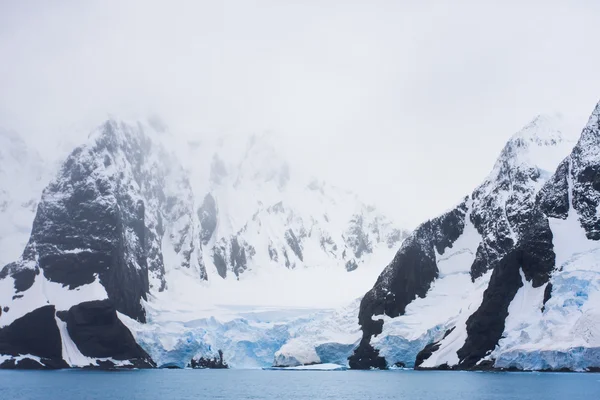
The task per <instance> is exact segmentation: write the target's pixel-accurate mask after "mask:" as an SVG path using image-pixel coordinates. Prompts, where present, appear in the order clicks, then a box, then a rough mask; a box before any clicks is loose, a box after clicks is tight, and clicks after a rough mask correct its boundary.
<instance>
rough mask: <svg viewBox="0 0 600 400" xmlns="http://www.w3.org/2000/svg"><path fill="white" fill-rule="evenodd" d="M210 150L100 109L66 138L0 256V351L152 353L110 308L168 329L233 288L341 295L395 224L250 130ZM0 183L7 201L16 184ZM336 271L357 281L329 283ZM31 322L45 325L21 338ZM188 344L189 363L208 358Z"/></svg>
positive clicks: (55, 360)
mask: <svg viewBox="0 0 600 400" xmlns="http://www.w3.org/2000/svg"><path fill="white" fill-rule="evenodd" d="M15 143H16V144H15ZM9 144H11V145H12V147H13V148H14V149H16V150H11V151H12V152H11V153H8V154H9V155H12V157H13V158H14V159H15V160H16V159H19V158H20V159H23V162H24V163H25V164H26V165H27V166H31V167H35V165H36V164H35V163H33V162H29V161H28V160H26V159H25V157H23V156H22V155H19V151H21V152H24V150H23V148H24V146H20V145H19V143H18V142H17V141H16V139H15V140H13V139H11V141H10V143H9ZM19 146H20V147H19ZM234 147H235V146H234ZM6 148H7V149H9V150H10V148H9V147H8V146H7V147H6ZM224 150H225V149H224V148H223V146H221V148H220V152H216V151H215V150H214V148H213V149H212V150H210V148H209V149H205V148H202V149H201V151H200V149H199V148H198V147H194V146H187V145H186V147H184V148H182V146H181V144H180V142H178V141H177V139H176V138H175V137H172V136H170V135H169V134H168V133H167V132H165V131H164V129H157V128H156V127H152V124H151V126H145V125H143V124H140V123H133V124H127V123H123V122H116V121H112V120H110V121H107V122H106V123H105V124H103V125H102V126H101V127H99V128H98V129H97V130H95V131H94V132H93V133H92V134H91V135H90V137H89V140H88V142H87V143H86V144H85V145H83V146H81V147H78V148H77V149H75V150H74V151H73V152H72V153H71V154H70V155H69V157H68V158H67V160H66V161H65V162H64V163H63V165H62V166H61V168H60V171H59V172H58V174H57V175H56V177H55V178H54V179H53V180H52V181H51V183H50V184H49V185H48V186H47V187H46V189H45V190H44V191H43V195H42V197H41V200H40V201H39V205H38V207H37V213H36V215H35V219H34V220H33V224H32V227H31V235H30V237H29V240H28V242H27V244H26V245H25V247H24V251H23V252H22V255H21V256H20V257H17V261H15V262H12V263H10V264H7V265H6V266H5V267H4V268H3V269H1V270H0V309H1V310H2V312H1V313H0V354H3V359H2V365H3V366H5V367H24V366H39V365H43V366H45V367H51V368H54V367H63V366H67V365H70V366H87V365H92V366H94V365H95V366H127V365H129V366H138V367H148V366H153V365H154V363H153V361H152V360H151V358H150V357H149V356H148V354H147V353H146V352H145V351H144V350H143V349H142V348H141V347H140V346H139V345H138V344H137V343H136V341H135V340H134V338H133V336H132V333H131V331H130V330H129V329H128V328H127V327H126V326H125V325H124V324H123V322H122V321H125V323H127V324H128V325H129V326H130V327H131V326H134V327H136V330H134V333H135V334H136V335H140V332H142V331H148V330H150V331H151V330H152V329H158V330H159V331H160V332H162V334H164V335H167V337H168V333H169V332H168V330H166V331H165V330H164V329H163V328H164V327H165V324H166V325H168V324H169V323H171V322H172V323H185V324H187V323H192V322H191V321H197V320H198V318H199V317H200V316H202V315H206V313H207V312H209V313H212V312H214V310H215V308H216V307H218V305H219V304H229V305H231V304H234V305H235V304H237V305H239V304H245V305H246V306H248V305H249V304H248V299H249V298H253V299H254V300H255V301H256V297H253V296H252V297H244V296H243V295H241V294H244V293H247V294H250V295H251V294H252V293H256V292H260V293H262V294H263V296H262V297H261V301H262V302H263V305H264V304H265V303H270V304H277V303H281V302H282V300H281V297H280V295H283V296H285V295H288V296H290V295H291V296H293V298H292V299H293V300H294V301H298V299H300V300H301V297H298V293H299V292H298V290H300V291H301V292H303V294H306V293H308V292H310V291H311V290H313V289H314V288H315V287H321V289H322V290H321V292H322V293H321V294H327V292H328V293H329V298H332V297H336V298H337V299H338V301H339V299H344V298H346V299H351V298H353V297H354V296H356V295H357V294H358V293H359V291H361V290H364V288H363V287H364V285H365V284H368V281H367V282H366V283H365V281H364V277H365V276H367V275H368V276H372V277H373V279H374V276H376V274H377V273H378V272H379V271H378V270H377V269H376V268H375V269H372V268H368V265H367V264H369V261H370V260H371V258H372V257H373V253H374V252H375V251H377V250H379V249H384V250H385V251H388V252H393V251H394V250H395V248H396V247H397V246H399V244H400V242H401V240H402V239H403V238H404V236H406V231H403V230H400V229H397V228H395V227H394V226H393V225H392V223H391V222H390V221H389V220H388V219H387V218H385V217H383V216H382V215H381V214H379V213H377V211H376V210H375V209H373V208H372V207H368V206H366V205H364V204H362V203H361V202H360V201H359V200H358V199H357V198H356V197H355V196H354V195H352V194H350V193H347V192H343V191H341V190H339V189H337V188H335V187H333V186H330V185H327V184H325V183H316V182H313V183H311V181H308V182H307V181H305V180H303V179H298V178H297V177H296V176H295V175H294V174H293V172H292V171H291V169H290V168H289V166H287V163H286V162H285V161H284V160H283V159H282V158H281V157H278V153H277V152H276V151H275V150H274V148H273V147H271V146H270V145H269V144H268V143H267V142H265V141H264V140H261V139H260V138H253V139H251V140H250V141H249V143H248V144H247V145H246V146H245V147H244V149H243V151H239V152H237V153H236V152H235V151H231V152H225V151H224ZM209 151H212V153H209V154H210V156H206V153H207V152H209ZM224 154H226V155H227V157H225V156H224ZM205 156H206V157H205ZM221 158H222V159H225V160H227V161H223V160H221ZM204 160H209V164H208V167H207V168H204V166H205V164H206V163H204ZM18 169H19V166H18V165H17V166H16V167H15V170H18ZM206 171H209V172H208V174H206ZM9 173H10V171H8V172H7V173H6V174H4V172H3V174H4V175H2V176H3V177H4V176H5V175H7V174H9ZM203 173H204V174H205V175H206V176H207V178H208V179H204V180H203V179H202V174H203ZM25 176H27V177H31V176H35V174H32V173H27V174H25ZM3 182H9V181H7V180H5V181H3ZM24 182H25V180H24ZM24 186H25V187H26V183H24ZM34 189H35V188H34ZM23 192H26V191H25V190H24V191H23ZM6 193H7V194H8V195H10V196H9V197H7V198H9V200H10V201H11V203H10V204H9V205H10V207H13V208H14V207H17V206H18V202H17V201H16V200H15V199H17V194H19V193H18V191H17V190H11V189H10V187H9V190H7V191H6ZM27 193H28V194H29V193H31V192H27ZM7 204H8V202H7ZM7 210H8V208H7ZM9 211H10V210H9ZM3 218H4V217H3ZM7 222H9V221H8V219H7ZM8 225H10V223H8ZM7 237H8V236H7ZM19 254H21V253H20V252H19ZM376 265H377V264H376ZM354 270H357V271H354ZM365 274H367V275H365ZM346 277H352V278H347V279H349V280H350V281H360V282H359V285H358V286H357V287H355V288H354V289H352V288H350V287H348V290H347V291H345V296H339V295H336V296H332V295H331V293H332V291H333V292H334V293H335V289H333V288H334V287H335V286H336V285H337V284H340V283H341V282H343V280H344V279H346ZM300 284H302V285H304V286H302V285H300ZM273 285H278V289H279V291H278V290H277V288H273ZM248 288H251V290H250V291H248V290H247V289H248ZM289 288H297V289H296V292H295V293H292V292H293V291H290V290H289ZM357 288H362V289H357ZM240 289H241V290H240ZM288 292H290V293H288ZM314 298H315V299H317V301H319V300H322V298H321V297H319V296H318V295H316V296H314ZM223 300H225V301H223ZM283 302H285V301H283ZM207 310H209V311H207ZM146 323H147V325H144V324H146ZM140 326H143V327H144V328H143V329H141V330H140V329H138V327H140ZM32 329H33V330H39V331H47V332H52V334H51V335H49V336H48V340H46V342H44V341H43V340H41V339H40V338H38V337H36V338H35V339H36V340H32V336H31V335H30V336H28V334H27V332H29V331H31V330H32ZM261 332H262V330H261ZM36 341H40V343H42V342H44V345H43V346H42V347H40V345H39V344H36V343H35V342H36ZM219 343H220V344H222V345H223V347H226V346H225V343H221V342H219ZM273 345H275V344H273ZM199 346H200V347H198V349H197V350H198V352H197V354H192V356H193V358H194V360H196V361H197V363H199V364H203V362H204V361H205V360H204V361H202V362H200V361H201V360H200V358H199V357H202V358H205V359H211V360H212V359H213V358H214V354H215V353H214V352H213V353H212V354H206V351H207V350H206V347H203V345H199ZM226 348H227V347H226ZM208 349H210V346H209V347H208ZM277 349H278V347H275V348H274V350H273V352H272V353H270V354H268V353H266V354H268V358H270V360H272V359H273V353H274V352H275V351H276V350H277ZM213 350H214V351H216V348H213ZM186 362H187V363H190V362H191V358H190V359H188V360H187V361H186ZM233 362H235V359H233ZM186 365H187V364H186ZM192 365H193V363H192Z"/></svg>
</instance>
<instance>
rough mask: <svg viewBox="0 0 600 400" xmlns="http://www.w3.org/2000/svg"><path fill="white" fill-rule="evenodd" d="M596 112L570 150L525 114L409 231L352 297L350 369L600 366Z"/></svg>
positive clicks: (599, 136)
mask: <svg viewBox="0 0 600 400" xmlns="http://www.w3.org/2000/svg"><path fill="white" fill-rule="evenodd" d="M599 113H600V105H598V106H597V107H596V109H595V110H594V112H593V114H592V116H591V117H590V119H589V122H588V124H587V126H586V127H585V129H584V130H583V133H582V134H581V137H580V139H579V141H578V142H576V145H575V147H574V149H572V147H573V144H575V143H574V141H573V140H572V139H571V135H570V132H569V131H563V130H561V129H560V128H557V125H556V124H555V122H554V121H553V119H551V118H547V117H539V118H537V119H536V120H534V121H533V122H532V123H531V124H529V125H528V126H526V127H525V128H524V129H523V130H522V131H521V132H519V133H518V134H516V135H515V136H514V137H513V138H512V139H511V140H510V141H509V142H508V144H507V145H506V147H505V148H504V150H503V151H502V154H501V155H500V157H499V159H498V161H497V162H496V165H495V166H494V169H493V171H492V173H491V174H490V175H489V177H488V178H487V179H486V180H485V182H484V183H483V184H482V185H481V186H479V187H478V188H477V189H475V191H474V192H473V193H472V194H471V195H469V196H467V197H466V198H465V199H464V201H463V202H462V203H461V204H460V205H459V206H457V207H456V208H454V209H453V210H451V211H449V212H447V213H446V214H444V215H442V216H440V217H438V218H436V219H433V220H431V221H428V222H426V223H424V224H422V225H421V226H420V227H418V228H417V229H416V230H415V231H414V233H413V234H412V235H411V236H410V237H409V238H408V239H407V240H406V241H405V242H404V243H403V245H402V247H401V249H400V250H399V252H398V253H397V255H396V256H395V258H394V259H393V261H392V262H391V263H390V264H389V265H388V267H387V268H386V269H385V270H384V272H383V273H382V274H381V276H380V277H379V279H378V280H377V283H376V284H375V286H374V287H373V288H372V289H371V290H370V291H369V292H368V293H367V294H366V295H365V297H364V298H363V300H362V302H361V307H360V313H359V322H360V324H361V327H362V330H363V338H362V340H361V343H360V346H359V347H358V349H357V350H356V351H355V353H354V355H353V356H352V357H351V359H350V365H351V366H352V367H353V368H371V367H376V368H385V367H386V366H392V365H395V364H397V365H406V366H413V365H414V366H416V367H419V368H423V369H428V368H439V369H448V368H452V369H489V368H501V369H509V368H515V369H527V370H558V369H563V368H565V369H570V370H594V369H597V368H598V367H600V331H598V328H597V327H598V326H600V325H599V324H600V314H598V311H597V310H598V308H599V306H600V291H599V290H598V289H600V280H599V279H598V276H599V275H598V274H599V273H600V266H599V264H598V261H597V260H598V254H600V253H598V251H600V242H599V241H598V240H599V239H600V235H598V229H599V228H600V221H599V217H598V204H599V203H600V195H599V192H598V190H599V189H600V186H599V185H598V181H599V179H600V178H599V177H600V175H599V173H600V157H599V155H600V121H599ZM571 149H572V152H571V153H570V155H569V152H570V150H571ZM564 157H566V158H565V159H564V161H563V158H564ZM561 161H562V162H561ZM556 166H558V169H556Z"/></svg>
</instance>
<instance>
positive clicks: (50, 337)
mask: <svg viewBox="0 0 600 400" xmlns="http://www.w3.org/2000/svg"><path fill="white" fill-rule="evenodd" d="M54 314H55V308H54V306H51V305H49V306H44V307H40V308H38V309H36V310H34V311H32V312H30V313H28V314H25V315H24V316H23V317H21V318H19V319H16V320H15V321H13V322H12V323H11V324H10V325H8V326H5V327H4V328H2V329H0V354H5V355H10V356H19V355H31V356H36V357H40V359H41V362H42V365H41V366H39V367H38V366H36V365H34V364H32V363H31V360H30V361H25V360H23V361H24V364H23V365H21V362H18V363H16V364H14V365H12V364H10V363H9V364H10V365H9V364H7V365H4V368H9V367H11V365H12V367H14V368H25V367H28V368H30V367H35V368H52V369H54V368H66V367H68V366H67V364H66V363H65V362H64V360H63V359H62V341H61V337H60V331H59V330H58V326H57V325H56V320H55V318H54ZM34 363H36V364H39V363H37V362H36V361H34Z"/></svg>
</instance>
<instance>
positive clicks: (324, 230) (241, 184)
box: [184, 134, 407, 280]
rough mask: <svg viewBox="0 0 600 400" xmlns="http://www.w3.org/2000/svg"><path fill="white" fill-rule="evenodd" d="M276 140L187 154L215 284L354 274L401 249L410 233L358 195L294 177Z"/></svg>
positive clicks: (192, 149)
mask: <svg viewBox="0 0 600 400" xmlns="http://www.w3.org/2000/svg"><path fill="white" fill-rule="evenodd" d="M272 136H273V135H268V134H267V135H263V136H252V137H251V138H250V139H249V140H248V142H247V143H246V144H245V145H243V144H241V143H239V142H238V141H234V140H229V141H225V140H221V141H220V142H218V143H216V144H215V143H210V142H209V143H206V144H205V146H203V145H202V143H195V144H193V145H190V146H189V150H188V154H187V157H185V158H187V159H188V160H191V161H188V162H187V164H188V165H187V168H188V170H189V171H190V176H192V177H193V178H192V182H193V186H194V192H195V194H196V196H197V199H198V200H200V203H199V204H198V215H199V217H200V226H201V237H202V245H203V249H204V254H205V257H204V260H205V264H206V266H207V269H208V279H209V280H211V279H214V278H216V276H221V277H222V278H226V279H239V278H240V276H241V275H242V274H245V273H246V274H247V273H249V272H253V273H264V272H263V271H264V270H269V269H280V268H281V266H284V267H285V268H288V269H295V268H304V267H308V268H310V267H320V268H345V269H346V270H348V271H352V270H354V269H357V268H359V266H360V265H362V264H365V263H367V264H368V262H369V260H370V257H371V255H372V254H373V253H375V252H377V251H379V250H381V249H396V248H397V247H398V245H399V244H400V242H401V241H402V240H403V239H404V237H405V236H406V235H407V231H406V230H402V229H399V228H398V227H396V226H395V225H394V224H393V223H392V222H391V221H390V220H389V219H388V218H386V217H385V216H383V215H382V214H380V213H378V212H377V210H376V209H374V208H373V207H370V206H368V205H366V204H363V203H362V202H361V201H360V200H359V199H358V198H357V197H356V196H355V195H353V194H352V193H350V192H346V191H343V190H340V189H338V188H336V187H334V186H332V185H329V184H327V183H325V182H321V181H318V180H316V179H314V178H310V177H309V176H304V175H303V174H302V173H301V172H302V171H299V170H298V169H297V168H296V169H294V168H293V167H292V166H290V165H289V163H288V162H287V160H286V159H285V157H284V156H283V155H282V154H281V153H280V151H279V150H278V148H277V147H276V145H274V143H276V142H277V140H276V138H273V137H272ZM203 155H204V157H202V156H203ZM185 158H184V159H185ZM199 159H200V160H202V159H204V161H198V160H199ZM206 171H209V172H208V174H207V173H206ZM207 175H208V176H207ZM259 271H260V272H259Z"/></svg>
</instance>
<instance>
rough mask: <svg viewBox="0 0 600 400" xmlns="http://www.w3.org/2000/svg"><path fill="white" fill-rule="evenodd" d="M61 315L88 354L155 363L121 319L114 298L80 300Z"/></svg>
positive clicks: (138, 364) (144, 365) (138, 365)
mask: <svg viewBox="0 0 600 400" xmlns="http://www.w3.org/2000/svg"><path fill="white" fill-rule="evenodd" d="M59 318H64V320H65V321H64V322H66V324H67V330H68V332H69V336H70V338H71V340H72V341H73V343H75V345H76V346H77V348H78V349H79V351H80V352H81V354H83V355H84V356H86V357H89V358H104V359H108V358H112V359H114V360H119V361H124V360H127V361H129V362H131V364H132V366H134V367H136V368H148V367H153V366H155V365H154V363H153V361H152V360H151V359H150V356H149V355H148V354H147V353H146V352H145V351H144V350H142V348H141V347H140V346H139V345H138V344H137V343H136V341H135V339H134V338H133V335H132V334H131V332H130V331H129V329H127V327H126V326H125V325H123V323H122V322H121V321H120V320H119V318H118V317H117V311H116V310H115V308H114V306H113V305H112V303H111V302H110V301H108V300H103V301H90V302H85V303H80V304H77V305H76V306H73V307H71V309H70V310H69V311H68V312H66V313H63V314H62V315H59Z"/></svg>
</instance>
